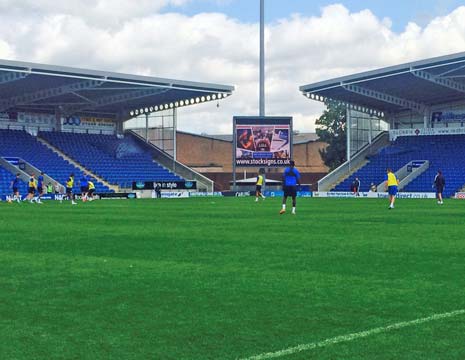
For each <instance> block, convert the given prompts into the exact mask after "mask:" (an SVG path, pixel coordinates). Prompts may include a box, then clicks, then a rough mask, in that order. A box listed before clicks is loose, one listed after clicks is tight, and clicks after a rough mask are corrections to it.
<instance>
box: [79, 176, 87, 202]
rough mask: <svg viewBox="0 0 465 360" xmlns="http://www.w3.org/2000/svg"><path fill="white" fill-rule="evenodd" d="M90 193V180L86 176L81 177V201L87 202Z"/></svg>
mask: <svg viewBox="0 0 465 360" xmlns="http://www.w3.org/2000/svg"><path fill="white" fill-rule="evenodd" d="M88 192H89V178H88V177H87V175H86V174H82V177H81V199H82V201H84V202H85V201H87V193H88Z"/></svg>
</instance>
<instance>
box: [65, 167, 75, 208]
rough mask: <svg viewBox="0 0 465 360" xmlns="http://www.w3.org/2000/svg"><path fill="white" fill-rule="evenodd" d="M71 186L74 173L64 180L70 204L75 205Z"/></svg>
mask: <svg viewBox="0 0 465 360" xmlns="http://www.w3.org/2000/svg"><path fill="white" fill-rule="evenodd" d="M73 186H74V174H73V173H71V174H70V175H69V178H68V180H67V181H66V196H67V197H68V199H69V200H71V204H72V205H76V202H75V201H74V195H73Z"/></svg>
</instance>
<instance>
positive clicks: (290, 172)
mask: <svg viewBox="0 0 465 360" xmlns="http://www.w3.org/2000/svg"><path fill="white" fill-rule="evenodd" d="M289 164H290V166H289V167H287V168H286V169H285V170H284V173H283V191H284V196H283V207H282V209H281V210H280V211H279V213H280V214H284V213H285V212H286V201H287V197H288V196H290V197H292V212H291V214H292V215H295V205H296V196H297V185H299V186H300V172H299V170H297V169H296V168H295V162H294V160H291V161H290V162H289Z"/></svg>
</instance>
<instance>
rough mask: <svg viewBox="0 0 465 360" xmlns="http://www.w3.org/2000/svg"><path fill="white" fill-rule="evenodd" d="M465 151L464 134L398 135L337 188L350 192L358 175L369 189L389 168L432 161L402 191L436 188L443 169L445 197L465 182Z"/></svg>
mask: <svg viewBox="0 0 465 360" xmlns="http://www.w3.org/2000/svg"><path fill="white" fill-rule="evenodd" d="M464 153H465V135H444V136H403V137H398V138H397V140H396V141H394V142H393V143H392V144H391V145H390V146H387V147H384V148H382V149H381V150H380V151H379V152H378V153H377V154H376V155H374V156H372V157H371V158H370V161H369V162H368V163H367V164H366V165H365V166H363V167H362V168H360V169H359V170H357V171H356V172H355V173H353V174H352V175H351V176H349V177H348V178H347V179H345V180H344V181H342V182H341V183H339V184H338V185H337V186H336V187H335V188H334V190H336V191H349V190H350V184H351V183H352V181H353V180H354V179H355V177H358V178H359V179H360V180H361V182H362V183H361V189H360V190H361V191H368V190H369V187H370V183H371V182H373V183H375V184H376V185H378V184H379V183H381V182H382V181H383V180H384V177H385V174H386V168H387V167H390V168H392V169H393V170H394V171H397V170H398V169H400V168H401V167H402V166H404V165H405V164H407V163H408V162H409V161H412V160H429V162H430V166H429V168H428V169H427V170H426V171H425V172H424V173H422V174H421V175H420V176H419V177H417V178H416V179H415V180H413V181H412V182H410V183H409V184H407V186H406V187H405V188H404V189H402V191H407V192H428V191H430V192H431V191H434V190H433V189H432V184H433V180H434V176H435V174H436V172H437V170H438V169H441V170H442V172H443V173H444V176H445V178H446V188H445V191H444V196H446V197H450V196H451V195H453V194H454V193H455V192H456V191H458V190H459V189H460V188H462V186H463V185H464V183H465V159H464V157H463V154H464Z"/></svg>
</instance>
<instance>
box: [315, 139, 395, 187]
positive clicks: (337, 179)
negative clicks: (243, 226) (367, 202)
mask: <svg viewBox="0 0 465 360" xmlns="http://www.w3.org/2000/svg"><path fill="white" fill-rule="evenodd" d="M388 144H389V134H388V133H387V132H382V133H381V134H379V135H378V136H376V137H375V138H374V139H373V141H372V142H371V144H367V145H366V146H364V147H363V148H362V149H360V151H359V152H358V153H356V154H355V155H354V156H353V157H352V159H351V160H350V161H346V162H345V163H344V164H342V165H341V166H339V167H338V168H337V169H335V170H333V171H332V172H330V173H329V174H328V175H326V176H325V177H323V178H322V179H320V180H319V181H318V191H330V190H334V188H335V187H336V186H337V185H338V184H341V183H346V182H348V181H350V183H352V181H353V179H354V178H355V177H354V176H353V174H355V173H356V172H357V171H358V170H359V169H361V168H363V167H364V166H365V165H366V164H367V163H368V162H369V158H370V156H372V155H373V154H376V153H377V152H378V151H379V150H380V149H382V148H383V147H385V146H386V145H388ZM337 191H349V186H347V188H344V189H340V187H338V189H337Z"/></svg>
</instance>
